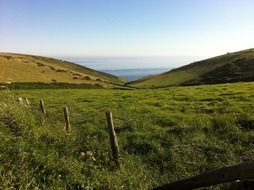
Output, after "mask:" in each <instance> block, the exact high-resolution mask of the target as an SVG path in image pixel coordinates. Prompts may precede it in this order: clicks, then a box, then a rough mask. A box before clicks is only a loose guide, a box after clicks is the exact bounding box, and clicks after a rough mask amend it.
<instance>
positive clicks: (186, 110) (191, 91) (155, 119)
mask: <svg viewBox="0 0 254 190" xmlns="http://www.w3.org/2000/svg"><path fill="white" fill-rule="evenodd" d="M253 92H254V83H235V84H223V85H210V86H193V87H171V88H164V89H156V90H152V89H150V90H148V89H147V90H116V89H115V90H113V89H111V90H110V89H87V90H83V89H65V90H61V89H44V90H38V89H35V90H16V91H12V92H6V91H0V94H1V96H0V100H1V101H0V140H1V143H0V163H1V165H0V189H8V188H9V189H19V188H21V189H35V188H39V189H89V188H95V189H151V188H153V187H156V186H159V185H162V184H164V183H168V182H173V181H175V180H178V179H182V178H185V177H189V176H192V175H195V174H198V173H200V172H203V171H206V170H210V169H213V168H216V167H223V166H225V165H232V164H236V163H240V162H242V161H246V160H252V159H253V155H254V94H253ZM20 96H22V97H27V98H29V100H30V101H31V102H32V107H31V108H29V109H27V108H24V107H22V106H17V103H15V99H16V98H15V97H20ZM41 98H42V99H43V100H44V102H45V106H46V111H47V115H46V116H43V115H42V114H41V113H40V111H39V100H40V99H41ZM65 106H68V107H69V111H70V121H71V125H72V133H71V135H69V136H66V135H65V132H64V130H63V128H64V117H63V108H64V107H65ZM107 110H111V111H112V112H113V116H114V122H115V127H116V133H117V136H118V140H119V146H120V151H121V162H122V168H121V169H117V168H116V167H115V165H114V162H112V160H111V159H110V158H109V157H110V146H109V140H108V133H107V127H106V123H105V117H104V112H105V111H107ZM229 186H230V184H226V185H224V186H215V187H213V188H212V189H228V188H229Z"/></svg>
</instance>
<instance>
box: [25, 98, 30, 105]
mask: <svg viewBox="0 0 254 190" xmlns="http://www.w3.org/2000/svg"><path fill="white" fill-rule="evenodd" d="M25 101H26V105H27V107H30V105H31V104H30V101H29V100H28V99H27V98H25Z"/></svg>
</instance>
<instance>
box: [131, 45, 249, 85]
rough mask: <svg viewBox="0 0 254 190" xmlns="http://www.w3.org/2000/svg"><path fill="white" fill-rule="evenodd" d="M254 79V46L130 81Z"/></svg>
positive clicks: (189, 82) (169, 82)
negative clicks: (253, 47)
mask: <svg viewBox="0 0 254 190" xmlns="http://www.w3.org/2000/svg"><path fill="white" fill-rule="evenodd" d="M240 81H254V49H248V50H243V51H239V52H234V53H227V54H225V55H221V56H218V57H213V58H210V59H206V60H203V61H198V62H194V63H191V64H189V65H186V66H183V67H180V68H177V69H173V70H171V71H169V72H166V73H162V74H158V75H154V76H148V77H145V78H143V79H140V80H137V81H133V82H130V83H128V85H132V86H135V87H139V88H158V87H166V86H180V85H199V84H219V83H230V82H240Z"/></svg>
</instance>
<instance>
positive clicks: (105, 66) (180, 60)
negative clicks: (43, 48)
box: [61, 56, 199, 81]
mask: <svg viewBox="0 0 254 190" xmlns="http://www.w3.org/2000/svg"><path fill="white" fill-rule="evenodd" d="M61 58H62V59H64V60H68V61H71V62H74V63H77V64H79V65H83V66H86V67H89V68H91V69H95V70H98V71H103V72H107V73H109V74H112V75H115V76H118V77H121V78H123V79H126V80H128V81H133V80H137V79H141V78H143V77H146V76H149V75H155V74H159V73H163V72H167V71H170V70H171V69H173V68H176V67H179V66H182V65H186V64H189V63H191V62H194V61H197V60H198V59H199V58H197V57H190V56H171V57H61Z"/></svg>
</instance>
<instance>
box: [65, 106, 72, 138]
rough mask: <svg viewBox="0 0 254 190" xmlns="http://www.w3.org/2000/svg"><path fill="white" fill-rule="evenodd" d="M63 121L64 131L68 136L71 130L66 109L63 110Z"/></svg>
mask: <svg viewBox="0 0 254 190" xmlns="http://www.w3.org/2000/svg"><path fill="white" fill-rule="evenodd" d="M64 119H65V131H66V133H67V134H68V133H69V132H70V130H71V125H70V117H69V110H68V107H65V108H64Z"/></svg>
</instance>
